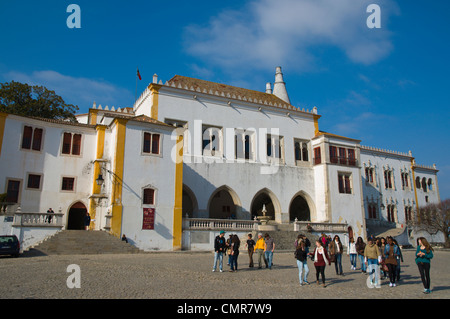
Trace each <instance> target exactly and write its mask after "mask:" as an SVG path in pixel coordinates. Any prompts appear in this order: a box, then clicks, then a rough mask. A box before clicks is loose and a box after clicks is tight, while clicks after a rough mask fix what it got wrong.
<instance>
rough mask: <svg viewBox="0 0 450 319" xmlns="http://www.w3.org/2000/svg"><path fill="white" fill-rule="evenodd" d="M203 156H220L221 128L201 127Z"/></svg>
mask: <svg viewBox="0 0 450 319" xmlns="http://www.w3.org/2000/svg"><path fill="white" fill-rule="evenodd" d="M202 131H203V137H202V138H203V155H205V156H218V157H221V156H222V143H221V138H222V128H219V127H214V126H207V125H203V127H202Z"/></svg>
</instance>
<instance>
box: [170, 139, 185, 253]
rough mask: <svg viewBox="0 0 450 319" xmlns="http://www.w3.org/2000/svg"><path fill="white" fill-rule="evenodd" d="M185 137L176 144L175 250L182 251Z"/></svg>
mask: <svg viewBox="0 0 450 319" xmlns="http://www.w3.org/2000/svg"><path fill="white" fill-rule="evenodd" d="M182 223H183V135H179V136H178V138H177V144H176V163H175V202H174V207H173V245H172V246H173V250H181V241H182V236H183V227H182Z"/></svg>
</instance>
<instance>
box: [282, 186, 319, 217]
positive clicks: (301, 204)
mask: <svg viewBox="0 0 450 319" xmlns="http://www.w3.org/2000/svg"><path fill="white" fill-rule="evenodd" d="M296 217H297V219H298V220H299V221H315V220H317V215H316V205H315V204H314V201H313V200H312V198H311V196H309V195H308V193H306V192H305V191H303V190H301V191H298V192H297V193H295V194H294V196H293V197H292V199H291V202H290V203H289V219H290V220H291V221H293V220H295V218H296Z"/></svg>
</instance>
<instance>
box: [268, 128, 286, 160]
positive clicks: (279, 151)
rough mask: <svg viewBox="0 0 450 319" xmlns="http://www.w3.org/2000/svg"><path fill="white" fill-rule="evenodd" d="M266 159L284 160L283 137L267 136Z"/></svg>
mask: <svg viewBox="0 0 450 319" xmlns="http://www.w3.org/2000/svg"><path fill="white" fill-rule="evenodd" d="M266 154H267V159H268V160H269V161H270V159H279V160H280V161H283V159H284V156H283V154H284V138H283V136H279V135H273V134H267V153H266Z"/></svg>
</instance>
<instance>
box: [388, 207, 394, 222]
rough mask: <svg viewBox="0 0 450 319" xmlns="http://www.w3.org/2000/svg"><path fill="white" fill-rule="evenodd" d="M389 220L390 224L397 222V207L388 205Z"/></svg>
mask: <svg viewBox="0 0 450 319" xmlns="http://www.w3.org/2000/svg"><path fill="white" fill-rule="evenodd" d="M387 218H388V221H390V222H395V206H394V205H387Z"/></svg>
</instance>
